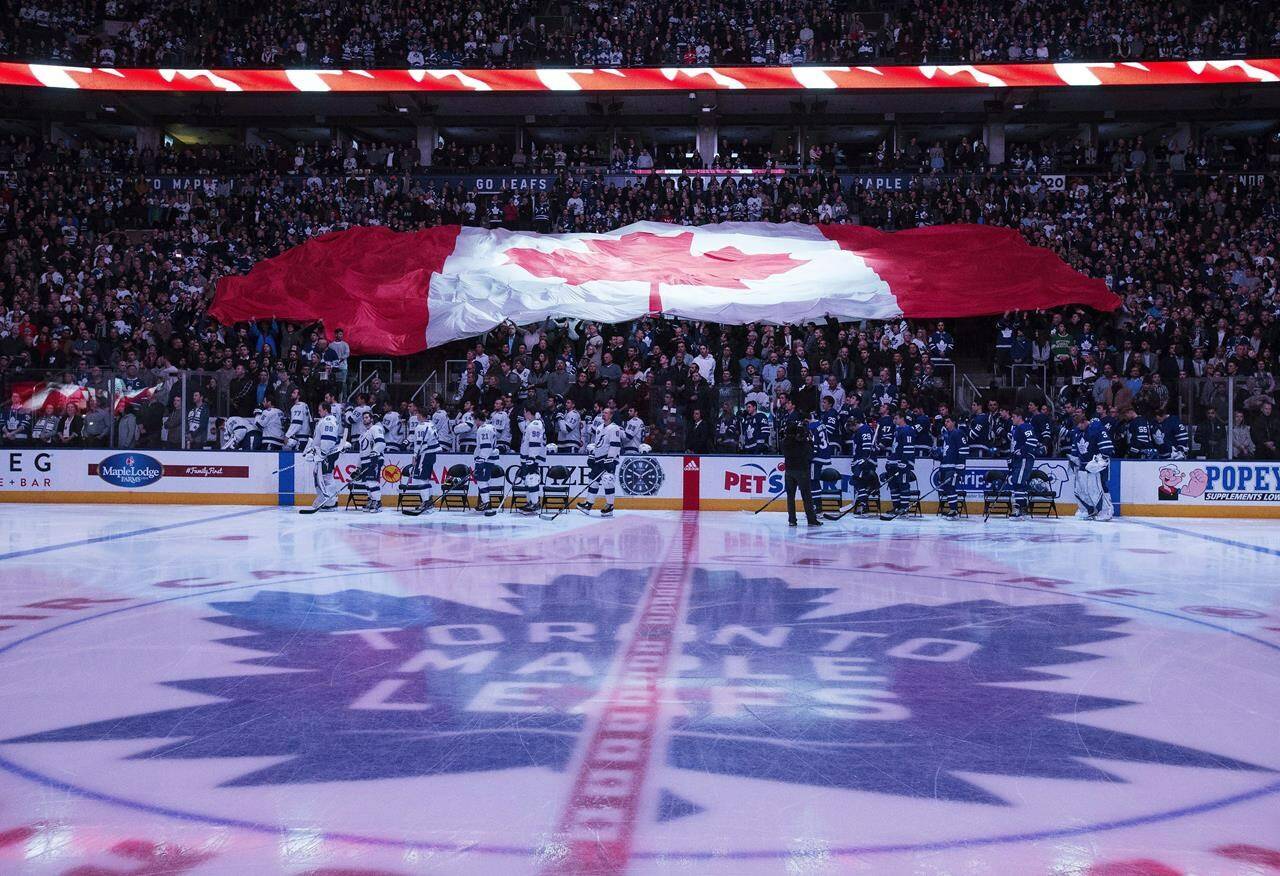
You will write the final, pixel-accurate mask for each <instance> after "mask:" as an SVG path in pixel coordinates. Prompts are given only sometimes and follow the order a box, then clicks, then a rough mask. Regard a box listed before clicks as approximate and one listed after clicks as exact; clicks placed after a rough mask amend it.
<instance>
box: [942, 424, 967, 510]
mask: <svg viewBox="0 0 1280 876" xmlns="http://www.w3.org/2000/svg"><path fill="white" fill-rule="evenodd" d="M934 453H935V455H936V456H937V459H938V505H939V506H940V507H942V506H945V508H943V511H942V516H943V517H946V518H948V519H955V518H956V517H959V516H960V490H959V487H960V483H961V478H962V476H963V473H964V466H965V462H966V461H967V460H968V458H969V431H968V430H967V429H961V428H958V427H957V426H956V421H955V420H953V419H952V418H951V417H947V418H945V419H944V420H943V425H942V432H941V433H940V434H939V435H938V446H937V447H936V448H935V450H934Z"/></svg>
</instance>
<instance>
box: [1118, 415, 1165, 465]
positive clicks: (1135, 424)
mask: <svg viewBox="0 0 1280 876" xmlns="http://www.w3.org/2000/svg"><path fill="white" fill-rule="evenodd" d="M1128 418H1129V421H1128V422H1127V423H1126V424H1125V435H1126V436H1127V438H1128V440H1129V455H1130V456H1132V457H1135V458H1137V459H1155V458H1156V457H1157V456H1159V453H1158V452H1157V450H1156V439H1155V436H1154V435H1153V434H1152V430H1151V421H1150V420H1148V419H1147V418H1146V417H1145V416H1144V415H1142V414H1140V413H1138V412H1137V411H1136V410H1133V409H1132V408H1131V409H1130V410H1129V413H1128Z"/></svg>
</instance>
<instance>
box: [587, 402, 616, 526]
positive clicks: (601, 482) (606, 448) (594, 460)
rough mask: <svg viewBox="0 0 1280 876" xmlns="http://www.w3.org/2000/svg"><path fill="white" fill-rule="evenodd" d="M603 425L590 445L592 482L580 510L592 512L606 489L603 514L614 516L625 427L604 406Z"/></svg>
mask: <svg viewBox="0 0 1280 876" xmlns="http://www.w3.org/2000/svg"><path fill="white" fill-rule="evenodd" d="M601 421H602V422H601V425H600V429H599V431H598V432H597V433H596V436H595V443H593V444H589V445H587V454H588V458H587V467H588V468H587V472H588V477H590V479H591V481H590V486H588V487H587V498H586V499H585V500H584V501H582V502H579V503H578V510H579V511H581V512H582V513H583V514H590V513H591V508H592V506H594V505H595V503H596V497H597V496H598V495H600V490H601V488H602V487H603V489H604V508H603V509H602V510H601V512H600V516H601V517H612V516H613V497H614V492H615V489H616V487H615V484H616V483H617V473H618V455H619V454H620V453H622V429H621V428H620V427H619V426H618V424H617V423H615V422H613V411H611V410H610V409H608V408H605V409H604V410H603V411H602V412H601Z"/></svg>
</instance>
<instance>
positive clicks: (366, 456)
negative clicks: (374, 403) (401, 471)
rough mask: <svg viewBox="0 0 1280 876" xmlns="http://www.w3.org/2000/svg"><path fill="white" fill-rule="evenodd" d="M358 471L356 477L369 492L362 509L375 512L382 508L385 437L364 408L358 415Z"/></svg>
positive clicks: (379, 426)
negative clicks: (367, 499)
mask: <svg viewBox="0 0 1280 876" xmlns="http://www.w3.org/2000/svg"><path fill="white" fill-rule="evenodd" d="M360 419H361V423H360V425H361V427H362V429H361V432H360V445H359V446H360V473H359V475H358V477H359V478H360V480H361V481H362V482H363V483H364V486H365V489H366V490H368V492H369V501H368V502H367V503H366V504H365V506H364V510H365V511H368V512H369V513H370V514H377V513H378V512H379V511H381V510H382V463H383V457H384V455H385V454H386V452H387V439H386V435H385V434H384V433H383V431H382V424H381V423H379V422H378V421H377V420H376V419H374V416H373V411H370V410H368V409H366V410H365V411H364V413H363V414H362V415H361V417H360Z"/></svg>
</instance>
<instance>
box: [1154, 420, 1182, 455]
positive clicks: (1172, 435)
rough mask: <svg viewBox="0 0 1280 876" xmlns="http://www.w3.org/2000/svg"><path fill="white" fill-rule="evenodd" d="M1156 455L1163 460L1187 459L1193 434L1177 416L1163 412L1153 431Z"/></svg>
mask: <svg viewBox="0 0 1280 876" xmlns="http://www.w3.org/2000/svg"><path fill="white" fill-rule="evenodd" d="M1151 438H1152V440H1153V441H1155V445H1156V453H1157V455H1159V457H1160V458H1161V459H1186V458H1187V453H1188V452H1190V450H1191V434H1190V433H1189V432H1188V431H1187V427H1186V426H1184V425H1183V424H1182V420H1181V419H1179V418H1178V417H1177V415H1174V414H1170V413H1169V412H1168V411H1165V410H1161V411H1160V413H1158V414H1156V422H1155V425H1154V426H1153V427H1152V429H1151Z"/></svg>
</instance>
